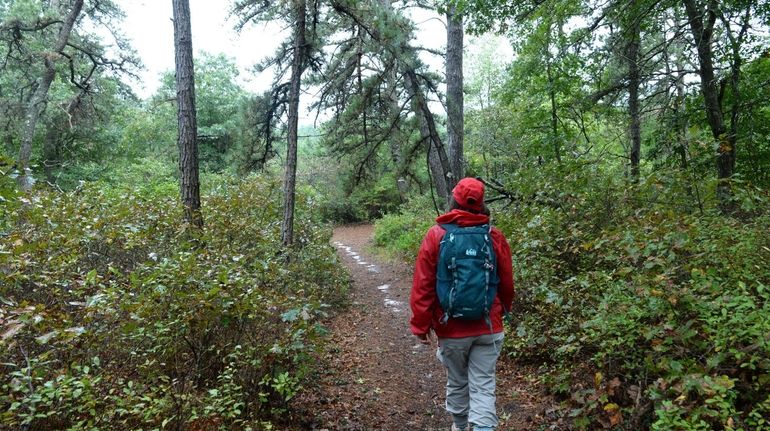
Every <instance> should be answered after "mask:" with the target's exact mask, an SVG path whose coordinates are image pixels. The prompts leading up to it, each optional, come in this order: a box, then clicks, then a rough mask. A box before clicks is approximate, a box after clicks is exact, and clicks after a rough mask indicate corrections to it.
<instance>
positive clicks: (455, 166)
mask: <svg viewBox="0 0 770 431" xmlns="http://www.w3.org/2000/svg"><path fill="white" fill-rule="evenodd" d="M446 104H447V147H448V148H449V164H450V166H451V168H452V176H453V178H452V179H453V181H454V182H455V183H456V182H457V181H459V179H460V178H462V177H463V176H464V172H463V165H464V163H463V162H464V158H463V137H464V128H463V107H464V102H463V18H462V16H461V15H460V14H459V13H457V7H456V6H455V5H452V6H450V8H449V11H448V12H447V42H446Z"/></svg>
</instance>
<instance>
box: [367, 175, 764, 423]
mask: <svg viewBox="0 0 770 431" xmlns="http://www.w3.org/2000/svg"><path fill="white" fill-rule="evenodd" d="M549 175H550V176H549ZM550 178H562V179H563V180H562V181H559V182H558V183H554V182H553V180H552V179H550ZM662 178H672V179H669V180H665V181H664V180H663V179H662ZM687 184H688V182H687V181H686V179H685V178H681V177H677V176H675V175H670V176H669V177H663V176H654V177H650V178H647V179H646V180H645V181H643V182H642V183H641V184H639V185H638V186H626V185H624V184H622V183H621V182H620V181H616V180H611V179H610V180H608V179H606V176H604V175H601V176H600V175H593V174H592V173H591V172H590V171H581V170H575V172H572V173H569V174H567V175H560V176H557V175H552V174H550V173H547V172H546V173H542V174H538V172H529V173H527V174H526V175H525V174H524V173H522V174H521V175H520V176H514V177H513V178H512V179H511V180H510V181H509V183H508V184H507V186H508V187H509V189H511V190H516V191H517V192H518V193H519V195H520V196H522V197H524V196H530V197H532V198H529V199H526V198H522V199H520V200H519V201H517V202H515V203H513V204H512V205H511V206H509V207H506V208H502V207H500V208H493V209H492V213H493V223H494V224H495V225H496V226H497V227H499V228H500V229H502V230H503V232H504V233H505V234H506V236H507V237H508V238H509V240H510V242H511V244H512V250H513V259H514V273H515V277H516V289H517V300H516V301H515V305H514V307H515V310H514V316H515V322H514V323H513V324H512V325H511V326H510V327H509V328H508V333H509V334H510V336H509V337H507V338H506V352H507V355H509V356H510V357H512V358H515V359H516V360H518V361H522V362H526V363H534V364H538V365H540V364H542V366H543V368H542V369H543V375H544V377H543V380H544V381H545V382H546V383H547V385H548V387H549V388H550V390H551V391H552V392H554V393H555V394H558V395H560V396H562V397H563V400H564V406H565V409H564V411H563V412H562V414H563V416H565V417H567V418H570V420H571V421H572V423H573V425H574V426H575V427H576V428H578V429H594V428H596V427H600V428H613V429H627V430H639V429H654V430H669V429H677V430H712V429H714V430H747V431H748V430H770V340H769V339H768V334H770V318H768V316H770V267H768V266H767V262H768V261H770V231H769V230H768V229H767V227H768V226H769V225H770V205H769V204H768V203H769V202H770V200H769V199H768V196H767V194H766V193H761V192H759V191H757V190H756V189H753V188H752V187H750V186H748V185H746V184H740V183H737V182H736V184H735V187H734V193H735V201H734V205H735V207H736V209H737V210H736V212H735V213H734V215H733V216H725V215H723V214H721V213H719V212H718V211H716V210H712V209H709V207H710V206H711V207H713V206H714V205H713V204H714V201H713V196H711V197H709V196H706V197H700V198H703V199H705V202H702V203H701V204H702V205H704V207H705V209H704V210H703V211H702V212H701V210H700V209H699V207H698V204H697V200H698V199H699V197H697V196H696V195H695V193H696V192H697V191H695V190H693V189H692V186H690V189H689V191H688V187H687ZM490 193H491V192H490ZM492 194H493V193H492ZM426 220H427V224H428V225H430V223H431V221H432V215H427V214H425V213H424V211H419V210H416V209H415V210H405V211H404V212H402V213H401V214H400V215H394V216H388V217H385V218H383V219H382V220H381V221H379V222H378V223H377V226H376V237H377V238H378V244H380V245H384V246H387V247H389V248H390V249H391V250H393V251H396V252H398V253H401V254H402V255H405V256H409V257H412V258H413V256H414V255H415V253H416V250H417V249H418V247H419V244H420V240H421V238H422V234H423V233H424V229H425V227H426V226H425V225H424V224H425V223H426ZM410 229H411V230H410Z"/></svg>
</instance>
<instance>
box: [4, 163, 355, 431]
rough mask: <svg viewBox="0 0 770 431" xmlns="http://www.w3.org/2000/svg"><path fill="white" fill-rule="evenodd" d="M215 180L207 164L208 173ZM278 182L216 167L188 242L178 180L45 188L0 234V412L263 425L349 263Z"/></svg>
mask: <svg viewBox="0 0 770 431" xmlns="http://www.w3.org/2000/svg"><path fill="white" fill-rule="evenodd" d="M211 179H212V180H213V178H211ZM278 190H279V184H278V182H277V181H272V180H269V179H265V178H260V177H252V178H249V179H247V180H245V181H236V180H234V179H230V178H224V177H223V178H220V179H218V180H217V181H216V183H215V184H213V185H211V186H209V187H207V191H206V193H205V195H204V197H203V208H204V217H205V228H204V232H203V233H202V234H200V235H199V236H198V238H197V241H196V243H195V244H197V246H193V244H189V243H187V242H186V238H189V237H190V236H189V234H187V233H185V232H184V230H183V229H182V225H181V224H180V223H179V221H180V220H181V211H180V208H179V205H178V203H177V193H178V190H177V189H176V188H172V187H168V186H167V185H166V183H163V182H161V183H152V182H150V183H145V184H144V185H142V186H141V187H140V188H139V189H138V190H134V189H128V188H126V187H114V186H107V185H98V184H85V185H84V186H82V187H81V188H78V189H77V190H75V191H73V192H70V193H55V192H47V191H40V192H39V193H37V194H35V195H33V196H32V198H31V202H30V204H29V205H27V206H23V207H19V208H18V209H17V210H15V211H14V212H13V213H12V214H11V218H12V223H11V225H12V226H14V227H15V229H13V230H11V231H10V232H9V234H8V236H7V238H6V240H4V241H3V242H2V244H0V268H2V273H1V274H0V277H2V285H1V286H0V303H1V304H0V307H1V308H0V334H2V342H1V343H0V359H1V360H0V362H2V363H3V365H2V367H0V370H2V374H3V378H2V381H0V386H1V387H2V391H0V408H2V410H3V412H4V413H2V415H1V416H0V418H1V419H0V421H2V423H3V424H4V425H3V427H18V426H21V425H25V424H26V425H29V426H30V427H31V429H40V430H45V429H72V430H81V429H82V430H85V429H105V428H110V429H116V428H118V429H129V428H130V429H137V428H159V429H163V428H171V427H174V428H177V427H182V426H185V427H192V428H196V427H198V428H200V427H204V426H206V427H209V428H210V427H211V426H215V427H218V428H219V429H234V428H238V429H249V428H252V429H258V428H260V427H261V425H260V424H265V423H266V422H265V421H269V420H271V418H273V417H275V416H277V415H280V413H281V412H283V411H284V410H285V409H286V408H287V403H289V402H290V401H291V399H292V398H293V396H294V395H295V394H296V393H297V391H299V390H301V389H302V387H303V385H304V384H305V383H306V378H307V376H308V373H309V371H310V365H311V363H312V362H311V360H310V355H311V354H312V352H313V351H314V348H315V347H314V346H315V345H316V344H317V343H318V342H320V338H321V336H322V335H323V334H324V329H323V327H322V326H321V325H320V324H319V317H322V316H324V315H325V314H326V311H327V307H328V306H329V305H332V304H337V303H339V302H341V301H342V300H343V298H344V293H345V287H346V286H347V276H346V275H345V272H344V271H342V269H341V267H340V265H339V263H338V260H337V257H336V254H335V251H334V249H333V248H332V247H331V246H329V245H328V240H329V238H330V234H331V233H330V230H329V229H328V228H325V227H322V226H318V225H314V224H311V223H310V222H309V221H307V222H302V220H310V218H307V217H303V216H302V214H305V213H308V212H313V211H314V209H313V208H308V207H306V206H305V203H306V200H305V199H303V198H302V197H301V196H300V198H299V199H298V205H299V208H298V211H300V216H298V217H297V220H298V223H297V225H296V228H295V234H296V242H297V244H298V246H297V247H296V248H295V249H292V250H285V249H283V247H281V246H280V200H276V199H275V196H279V191H278Z"/></svg>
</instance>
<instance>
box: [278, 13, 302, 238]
mask: <svg viewBox="0 0 770 431" xmlns="http://www.w3.org/2000/svg"><path fill="white" fill-rule="evenodd" d="M294 4H295V12H296V14H297V19H296V22H295V24H294V58H293V59H292V65H291V83H290V88H289V112H288V117H289V118H288V120H289V122H288V125H287V127H288V132H287V133H288V139H287V145H286V170H285V172H284V179H283V199H284V200H283V224H282V225H281V242H282V243H283V245H284V246H287V247H288V246H290V245H291V244H292V243H293V242H294V203H295V193H296V180H297V124H298V121H299V95H300V88H301V87H300V86H301V84H302V73H303V72H304V70H305V61H304V52H305V26H306V23H305V21H306V19H307V18H306V14H307V4H306V1H305V0H294Z"/></svg>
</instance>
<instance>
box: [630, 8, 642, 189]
mask: <svg viewBox="0 0 770 431" xmlns="http://www.w3.org/2000/svg"><path fill="white" fill-rule="evenodd" d="M630 3H631V4H630V5H629V6H630V9H631V10H634V9H635V7H634V6H635V3H636V1H635V0H631V2H630ZM630 18H631V24H630V26H629V32H630V35H629V39H628V45H627V51H626V56H627V59H628V117H629V125H628V135H629V138H630V140H631V148H630V160H631V181H633V182H635V183H637V182H639V160H640V158H641V149H642V133H641V119H640V112H639V111H640V109H639V86H640V85H641V78H640V73H639V45H640V40H641V29H640V24H639V20H640V17H638V16H631V17H630Z"/></svg>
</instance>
